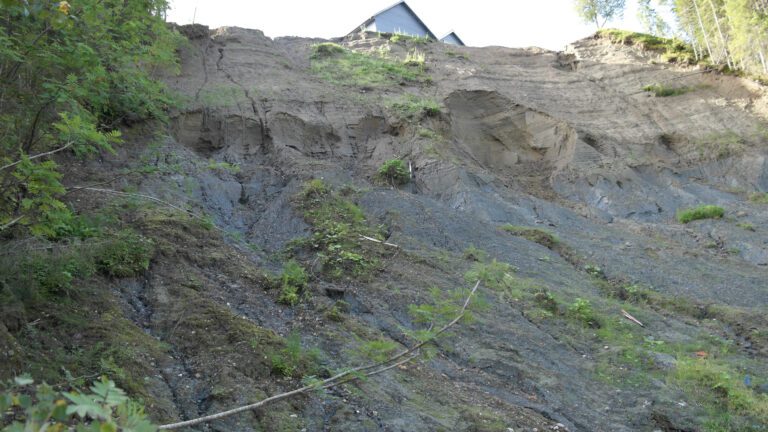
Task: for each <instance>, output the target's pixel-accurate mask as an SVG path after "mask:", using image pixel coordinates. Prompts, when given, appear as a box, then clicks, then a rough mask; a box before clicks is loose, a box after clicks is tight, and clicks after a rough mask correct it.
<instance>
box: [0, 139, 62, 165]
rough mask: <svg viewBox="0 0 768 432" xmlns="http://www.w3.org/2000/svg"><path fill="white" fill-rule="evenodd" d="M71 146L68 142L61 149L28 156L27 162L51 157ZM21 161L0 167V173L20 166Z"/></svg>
mask: <svg viewBox="0 0 768 432" xmlns="http://www.w3.org/2000/svg"><path fill="white" fill-rule="evenodd" d="M71 146H72V141H70V142H68V143H67V144H65V145H64V146H62V147H59V148H57V149H55V150H51V151H48V152H45V153H40V154H36V155H34V156H30V157H29V160H32V159H37V158H39V157H43V156H50V155H52V154H54V153H58V152H60V151H62V150H66V149H67V148H69V147H71ZM21 161H22V159H19V160H17V161H16V162H13V163H9V164H8V165H3V166H1V167H0V171H2V170H4V169H6V168H10V167H12V166H16V165H18V164H20V163H21Z"/></svg>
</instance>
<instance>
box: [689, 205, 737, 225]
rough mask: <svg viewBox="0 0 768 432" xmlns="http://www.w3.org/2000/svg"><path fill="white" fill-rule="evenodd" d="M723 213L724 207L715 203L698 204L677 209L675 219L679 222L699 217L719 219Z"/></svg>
mask: <svg viewBox="0 0 768 432" xmlns="http://www.w3.org/2000/svg"><path fill="white" fill-rule="evenodd" d="M724 215H725V209H723V208H722V207H720V206H716V205H700V206H697V207H691V208H687V209H682V210H678V212H677V220H678V222H680V223H684V224H686V223H688V222H691V221H695V220H699V219H720V218H722V217H723V216H724Z"/></svg>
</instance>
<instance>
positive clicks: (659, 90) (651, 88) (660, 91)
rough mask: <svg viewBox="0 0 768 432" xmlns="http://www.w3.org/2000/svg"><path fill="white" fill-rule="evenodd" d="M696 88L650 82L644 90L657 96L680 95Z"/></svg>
mask: <svg viewBox="0 0 768 432" xmlns="http://www.w3.org/2000/svg"><path fill="white" fill-rule="evenodd" d="M694 90H696V89H695V88H694V87H669V86H666V85H664V84H650V85H647V86H645V87H643V91H646V92H649V93H653V94H654V95H655V96H656V97H669V96H680V95H683V94H686V93H689V92H692V91H694Z"/></svg>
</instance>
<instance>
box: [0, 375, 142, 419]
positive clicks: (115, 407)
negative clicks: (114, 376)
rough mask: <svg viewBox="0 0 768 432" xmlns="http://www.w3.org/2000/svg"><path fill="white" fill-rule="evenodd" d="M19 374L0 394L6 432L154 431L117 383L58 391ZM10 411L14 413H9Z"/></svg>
mask: <svg viewBox="0 0 768 432" xmlns="http://www.w3.org/2000/svg"><path fill="white" fill-rule="evenodd" d="M32 383H33V381H32V379H31V378H28V377H23V376H22V377H17V378H16V379H15V380H14V381H13V382H12V383H11V385H10V388H9V390H8V391H6V392H3V393H0V414H3V415H4V416H2V417H0V427H1V428H2V430H4V431H38V430H40V431H42V430H49V431H63V430H75V427H74V426H77V428H76V429H77V430H78V431H85V430H89V431H117V430H124V431H136V432H138V431H144V432H148V431H154V430H156V429H157V428H156V427H155V426H153V425H152V423H150V422H149V420H148V419H147V417H146V415H145V414H144V409H143V407H141V406H140V405H138V404H136V403H135V402H133V401H131V400H130V399H128V396H126V394H125V392H124V391H123V390H121V389H119V388H117V387H116V386H115V383H114V382H112V381H110V380H108V379H106V378H102V379H101V380H100V381H94V382H93V385H92V386H91V387H90V393H85V392H83V393H80V392H77V391H74V392H59V391H55V390H54V389H53V387H51V386H49V385H47V384H41V385H38V386H36V387H34V388H33V387H32ZM9 413H11V415H6V414H9Z"/></svg>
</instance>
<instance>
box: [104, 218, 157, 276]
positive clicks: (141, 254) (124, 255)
mask: <svg viewBox="0 0 768 432" xmlns="http://www.w3.org/2000/svg"><path fill="white" fill-rule="evenodd" d="M153 252H154V245H153V243H152V241H151V240H150V239H148V238H146V237H143V236H141V235H139V234H136V233H134V232H133V231H129V230H123V231H118V232H117V233H116V234H115V236H114V238H113V239H111V240H108V241H107V243H106V244H105V245H103V246H102V247H100V248H99V249H98V252H97V256H96V268H97V269H98V270H99V271H100V272H101V273H103V274H105V275H107V276H112V277H118V278H122V277H131V276H136V275H137V274H139V273H141V272H143V271H145V270H147V269H148V268H149V261H150V258H151V257H152V253H153Z"/></svg>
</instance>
